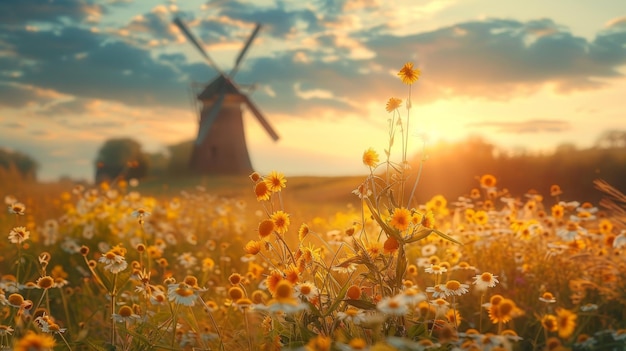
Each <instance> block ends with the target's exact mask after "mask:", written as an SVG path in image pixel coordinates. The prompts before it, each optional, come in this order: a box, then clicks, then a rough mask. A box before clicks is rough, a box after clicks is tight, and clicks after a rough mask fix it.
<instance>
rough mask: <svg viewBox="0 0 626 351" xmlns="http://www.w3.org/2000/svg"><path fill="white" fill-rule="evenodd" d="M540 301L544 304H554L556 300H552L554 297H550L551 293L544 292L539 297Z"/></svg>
mask: <svg viewBox="0 0 626 351" xmlns="http://www.w3.org/2000/svg"><path fill="white" fill-rule="evenodd" d="M539 300H540V301H543V302H545V303H555V302H556V299H555V298H554V295H552V293H551V292H549V291H546V292H544V293H543V294H541V296H540V297H539Z"/></svg>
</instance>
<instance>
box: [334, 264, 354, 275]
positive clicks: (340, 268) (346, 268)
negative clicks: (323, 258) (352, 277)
mask: <svg viewBox="0 0 626 351" xmlns="http://www.w3.org/2000/svg"><path fill="white" fill-rule="evenodd" d="M357 268H358V265H357V264H356V263H354V262H350V261H346V262H342V263H340V264H338V265H336V266H334V267H333V268H332V270H333V271H335V272H339V273H344V274H350V273H352V272H354V271H356V269H357Z"/></svg>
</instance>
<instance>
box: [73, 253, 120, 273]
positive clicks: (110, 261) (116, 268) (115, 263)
mask: <svg viewBox="0 0 626 351" xmlns="http://www.w3.org/2000/svg"><path fill="white" fill-rule="evenodd" d="M79 250H80V249H79ZM125 254H126V250H125V249H123V248H122V247H120V246H115V247H113V248H112V249H111V250H109V251H107V252H106V253H105V254H104V255H102V256H101V257H100V258H99V259H98V261H99V262H100V263H104V269H106V270H108V271H110V272H111V273H113V274H116V273H119V272H121V271H123V270H125V269H126V268H127V267H128V263H127V262H126V258H124V255H125Z"/></svg>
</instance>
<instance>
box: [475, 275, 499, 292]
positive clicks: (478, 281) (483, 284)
mask: <svg viewBox="0 0 626 351" xmlns="http://www.w3.org/2000/svg"><path fill="white" fill-rule="evenodd" d="M497 283H499V281H498V276H496V275H493V274H491V273H489V272H484V273H482V274H478V275H476V276H474V282H473V284H475V285H476V289H478V290H480V291H484V290H487V288H493V287H495V286H496V284H497Z"/></svg>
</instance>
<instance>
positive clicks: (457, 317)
mask: <svg viewBox="0 0 626 351" xmlns="http://www.w3.org/2000/svg"><path fill="white" fill-rule="evenodd" d="M445 317H446V319H447V320H448V322H450V323H452V324H453V325H457V326H458V325H459V324H460V323H461V320H462V319H463V317H461V312H459V310H457V309H452V310H448V311H447V312H446V313H445Z"/></svg>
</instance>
